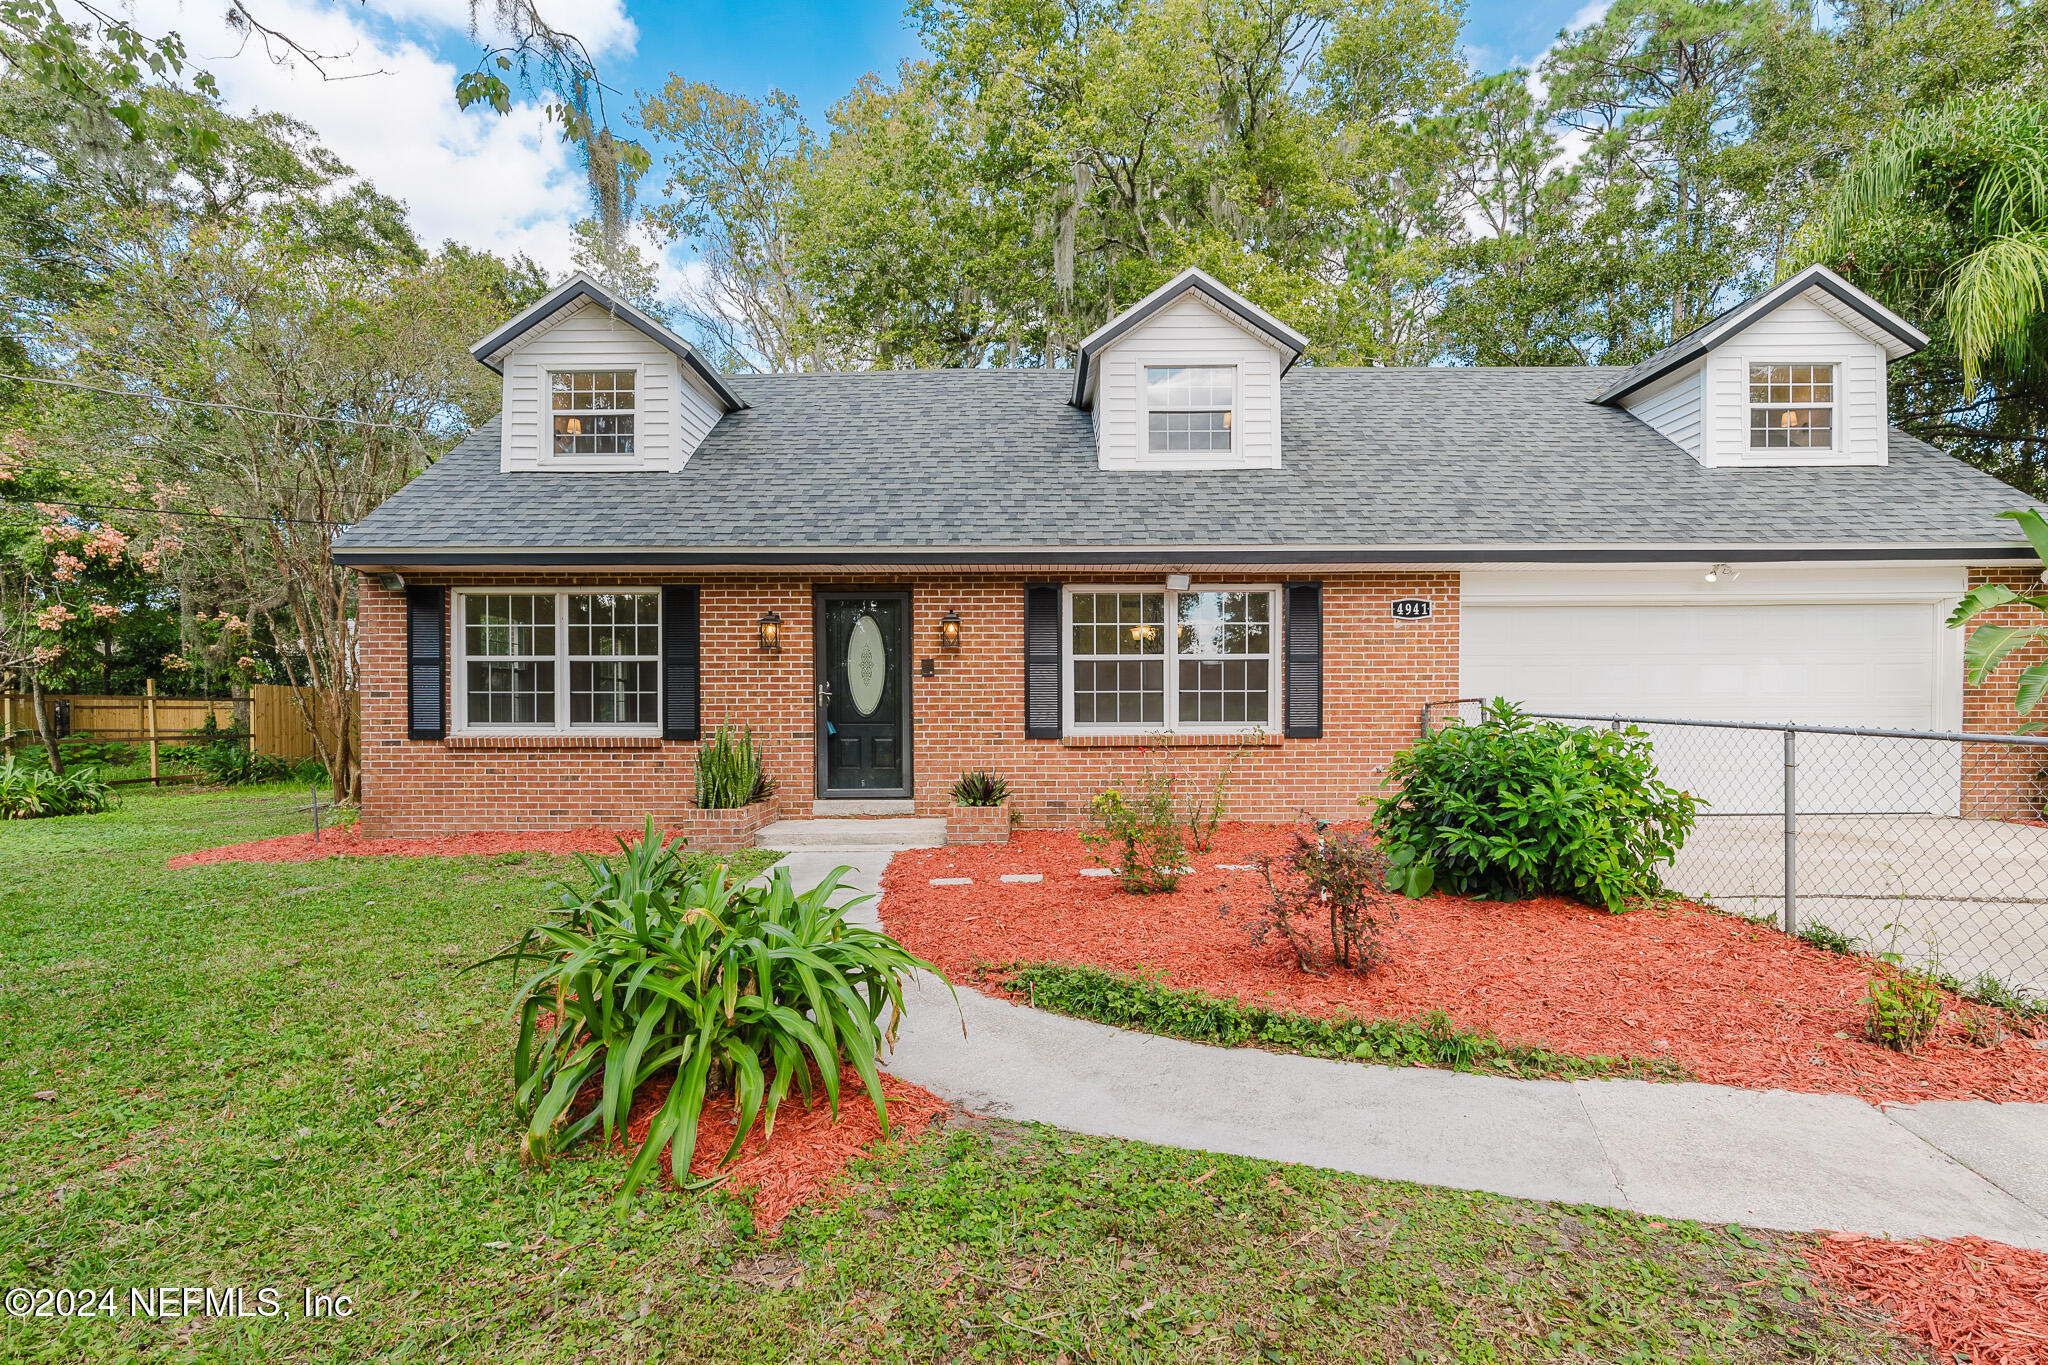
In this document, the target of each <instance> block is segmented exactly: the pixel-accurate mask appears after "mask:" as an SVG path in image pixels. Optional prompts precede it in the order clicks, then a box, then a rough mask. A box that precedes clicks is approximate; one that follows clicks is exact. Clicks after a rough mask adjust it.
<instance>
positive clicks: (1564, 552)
mask: <svg viewBox="0 0 2048 1365" xmlns="http://www.w3.org/2000/svg"><path fill="white" fill-rule="evenodd" d="M2033 558H2034V553H2033V550H2032V548H2031V547H2029V546H2027V545H2025V544H2018V543H2012V544H2007V543H1994V544H1983V545H1953V544H1948V545H1751V544H1701V545H1669V546H1659V545H1635V546H1583V547H1577V548H1562V549H1560V548H1556V547H1552V546H1535V545H1484V546H1412V547H1403V546H1374V547H1356V546H1352V547H1347V546H1310V547H1304V548H1297V549H1280V548H1275V547H1272V546H1265V547H1256V546H1250V547H1247V546H1232V547H1212V546H1186V547H1181V546H1171V547H1164V548H1153V549H1117V550H1046V549H1029V550H1002V549H996V550H972V551H962V550H955V549H928V550H914V549H910V550H906V549H891V550H868V549H861V548H848V549H837V550H828V551H815V550H801V551H799V550H746V549H721V550H682V549H676V550H660V549H648V550H575V549H570V550H516V549H479V550H413V549H398V548H388V549H377V548H369V547H365V548H363V549H346V550H344V549H336V550H335V552H334V561H335V563H337V564H344V565H349V566H351V567H357V568H390V567H405V566H420V567H429V568H440V567H447V568H458V567H459V568H487V567H507V568H575V567H578V566H588V567H610V566H620V565H638V566H654V565H677V566H694V565H704V566H712V565H747V564H763V565H781V566H791V567H818V568H833V567H836V566H841V565H845V564H849V563H861V564H939V565H964V566H973V565H991V564H1085V565H1167V566H1171V565H1176V564H1182V563H1207V564H1370V565H1382V566H1383V565H1389V564H1475V565H1476V564H1672V563H1716V562H1719V561H1721V560H1734V561H1739V562H1743V563H1805V562H1824V561H1852V562H1861V561H1873V560H1876V561H1882V560H1899V561H1911V562H1916V563H1917V562H1925V561H1929V560H1936V561H1949V562H1953V563H1956V564H1961V565H1973V564H1986V563H2004V562H2006V561H2011V560H2032V559H2033Z"/></svg>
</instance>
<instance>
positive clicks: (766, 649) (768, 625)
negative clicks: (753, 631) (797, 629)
mask: <svg viewBox="0 0 2048 1365" xmlns="http://www.w3.org/2000/svg"><path fill="white" fill-rule="evenodd" d="M761 652H762V653H763V654H780V653H781V652H782V618H781V617H780V616H777V615H776V614H775V613H774V612H772V611H764V612H762V613H761Z"/></svg>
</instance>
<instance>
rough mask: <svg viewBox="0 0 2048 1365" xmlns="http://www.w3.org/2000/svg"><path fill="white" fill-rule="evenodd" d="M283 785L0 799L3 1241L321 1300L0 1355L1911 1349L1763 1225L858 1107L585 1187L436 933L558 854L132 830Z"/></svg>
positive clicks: (53, 1339)
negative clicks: (357, 853)
mask: <svg viewBox="0 0 2048 1365" xmlns="http://www.w3.org/2000/svg"><path fill="white" fill-rule="evenodd" d="M303 803H304V793H303V792H300V791H295V790H287V789H279V788H275V787H272V788H261V787H258V788H243V789H238V790H235V791H217V790H201V789H189V788H180V789H174V790H168V791H140V792H135V793H131V794H129V795H127V796H125V797H124V800H123V803H122V805H121V806H120V807H119V808H117V809H115V810H113V811H110V812H107V813H105V814H102V815H96V816H89V817H85V818H83V819H79V820H64V821H48V820H44V821H31V822H18V823H9V824H4V825H0V1029H4V1030H5V1031H6V1036H7V1038H8V1040H9V1065H8V1067H7V1068H5V1069H4V1070H0V1282H4V1283H6V1284H9V1285H38V1286H41V1285H48V1286H52V1287H55V1286H60V1285H81V1284H86V1283H93V1284H122V1285H127V1284H136V1285H148V1284H187V1283H193V1284H205V1285H216V1286H224V1285H234V1284H245V1285H246V1284H283V1285H287V1286H289V1285H297V1284H311V1285H314V1286H316V1287H317V1288H319V1289H321V1290H322V1291H323V1292H334V1291H336V1290H341V1291H343V1292H349V1293H352V1294H353V1295H355V1300H356V1311H355V1312H354V1314H353V1315H352V1316H351V1317H350V1318H347V1319H340V1320H337V1319H323V1320H318V1321H297V1320H294V1321H283V1322H280V1321H258V1320H236V1319H232V1318H204V1317H193V1318H184V1319H174V1320H167V1321H158V1322H149V1321H144V1320H137V1319H128V1318H123V1319H119V1320H108V1319H99V1320H90V1321H89V1320H61V1319H49V1320H38V1319H0V1357H4V1358H7V1359H21V1360H48V1361H53V1362H54V1361H65V1362H73V1361H87V1362H108V1361H127V1360H133V1359H137V1358H139V1357H140V1358H147V1359H152V1360H163V1361H169V1362H197V1361H202V1360H203V1361H206V1362H209V1365H212V1363H213V1362H232V1363H234V1365H241V1363H242V1362H250V1363H251V1365H253V1363H254V1362H287V1365H301V1363H302V1362H306V1363H310V1362H326V1361H333V1360H343V1359H347V1360H372V1359H375V1360H398V1359H421V1360H442V1359H446V1360H449V1361H471V1360H489V1361H504V1360H529V1359H532V1360H566V1359H576V1360H586V1361H598V1362H607V1363H609V1362H618V1363H619V1365H628V1363H630V1365H638V1363H639V1362H642V1361H646V1360H649V1359H654V1358H664V1357H675V1356H677V1355H686V1356H688V1357H689V1358H692V1359H702V1360H710V1361H721V1362H724V1361H731V1362H762V1363H763V1365H768V1363H769V1362H776V1363H778V1365H779V1362H783V1361H792V1360H794V1361H817V1362H824V1361H856V1362H870V1361H872V1362H881V1361H889V1362H897V1361H916V1362H938V1361H950V1360H958V1359H963V1358H964V1359H983V1358H986V1359H990V1360H1018V1361H1029V1362H1033V1363H1034V1365H1038V1363H1040V1362H1042V1363H1043V1365H1052V1362H1054V1361H1056V1360H1058V1359H1059V1357H1060V1356H1061V1355H1062V1354H1064V1355H1065V1356H1066V1358H1067V1359H1068V1360H1069V1361H1071V1362H1080V1361H1084V1360H1102V1361H1117V1360H1124V1361H1134V1360H1137V1359H1140V1358H1142V1359H1145V1360H1148V1361H1153V1362H1162V1363H1165V1365H1181V1363H1182V1362H1185V1363H1186V1365H1197V1363H1198V1362H1202V1363H1206V1362H1212V1361H1214V1360H1215V1359H1217V1357H1218V1355H1219V1354H1221V1355H1222V1356H1223V1357H1224V1358H1225V1359H1230V1360H1240V1359H1270V1360H1278V1361H1293V1362H1304V1363H1306V1362H1321V1361H1337V1360H1344V1361H1352V1360H1360V1361H1367V1362H1374V1365H1393V1362H1396V1361H1399V1360H1401V1359H1402V1358H1403V1357H1406V1358H1407V1359H1409V1360H1416V1359H1422V1360H1443V1359H1475V1360H1476V1359H1492V1360H1496V1361H1501V1362H1524V1361H1526V1362H1543V1363H1544V1365H1549V1362H1558V1363H1559V1365H1564V1363H1565V1362H1577V1361H1584V1360H1588V1359H1597V1360H1621V1359H1634V1360H1637V1361H1641V1362H1647V1363H1648V1365H1693V1363H1694V1362H1702V1361H1704V1362H1715V1363H1718V1362H1739V1363H1740V1365H1752V1362H1754V1363H1755V1365H1762V1363H1763V1362H1770V1361H1780V1360H1784V1359H1788V1358H1799V1359H1804V1360H1812V1361H1818V1362H1844V1363H1846V1362H1850V1361H1856V1362H1881V1363H1882V1365H1892V1363H1893V1362H1898V1363H1899V1365H1903V1363H1904V1362H1906V1361H1909V1360H1913V1359H1916V1358H1918V1356H1919V1354H1920V1353H1919V1352H1918V1351H1916V1350H1914V1349H1912V1348H1910V1347H1909V1346H1907V1345H1905V1344H1904V1343H1902V1342H1900V1341H1899V1340H1898V1339H1896V1338H1894V1337H1893V1336H1892V1335H1891V1334H1890V1333H1889V1331H1888V1330H1887V1329H1886V1328H1885V1327H1884V1326H1883V1325H1882V1323H1881V1322H1879V1321H1878V1320H1877V1318H1876V1316H1875V1315H1874V1314H1872V1313H1870V1312H1868V1311H1865V1310H1858V1309H1856V1308H1854V1306H1853V1305H1846V1304H1845V1305H1842V1311H1841V1313H1838V1312H1837V1310H1836V1307H1835V1305H1834V1303H1833V1301H1832V1300H1831V1299H1830V1298H1829V1297H1828V1295H1829V1293H1830V1291H1827V1290H1826V1289H1824V1288H1821V1287H1819V1286H1817V1285H1816V1284H1815V1282H1814V1281H1813V1280H1812V1279H1811V1278H1810V1277H1809V1275H1808V1274H1807V1272H1806V1270H1805V1268H1804V1265H1803V1263H1802V1259H1801V1248H1802V1247H1803V1246H1804V1245H1806V1244H1805V1243H1804V1242H1803V1241H1801V1240H1799V1239H1787V1238H1783V1237H1780V1236H1777V1235H1775V1234H1770V1233H1751V1232H1747V1231H1743V1230H1735V1231H1730V1230H1728V1229H1723V1228H1714V1227H1701V1226H1697V1225H1694V1224H1688V1223H1678V1222H1672V1223H1669V1224H1668V1226H1667V1225H1666V1223H1665V1222H1664V1221H1663V1220H1655V1219H1644V1218H1640V1217H1635V1216H1632V1215H1628V1214H1623V1213H1616V1212H1613V1211H1610V1210H1604V1209H1586V1208H1574V1207H1569V1206H1554V1205H1544V1204H1537V1203H1531V1202H1526V1201H1519V1200H1513V1199H1503V1198H1497V1197H1493V1196H1486V1195H1474V1194H1466V1193H1461V1192H1458V1191H1450V1190H1435V1189H1426V1188H1421V1187H1416V1186H1409V1185H1398V1184H1390V1183H1383V1182H1375V1181H1371V1180H1366V1179H1362V1178H1358V1177H1351V1176H1342V1175H1336V1174H1330V1173H1325V1172H1320V1171H1313V1170H1305V1169H1301V1168H1297V1167H1287V1166H1281V1165H1276V1164H1272V1163H1267V1162H1259V1161H1250V1160H1241V1159H1236V1158H1230V1157H1214V1156H1208V1155H1204V1154H1200V1153H1194V1152H1185V1151H1176V1150H1172V1149H1167V1148H1159V1147H1151V1146H1147V1145H1144V1144H1141V1143H1127V1142H1115V1141H1110V1140H1104V1139H1096V1138H1087V1137H1079V1136H1075V1135H1072V1134H1067V1133H1061V1132H1057V1131H1054V1130H1041V1129H1032V1128H1022V1127H1011V1126H1006V1125H993V1124H983V1123H971V1124H966V1125H956V1126H950V1127H943V1128H940V1129H938V1130H937V1131H934V1132H928V1134H927V1135H926V1136H924V1137H922V1138H920V1139H919V1140H917V1141H916V1142H915V1143H912V1144H908V1145H904V1144H900V1143H896V1142H891V1143H888V1144H885V1145H883V1146H882V1147H880V1148H878V1149H876V1150H875V1151H874V1152H872V1153H871V1154H870V1155H869V1156H868V1157H867V1158H865V1159H864V1160H862V1161H860V1162H858V1163H857V1164H856V1165H855V1166H854V1167H853V1168H852V1169H851V1172H850V1179H849V1180H848V1181H846V1182H844V1183H842V1184H841V1185H840V1186H837V1187H836V1189H837V1190H838V1191H839V1193H838V1195H837V1197H836V1198H834V1199H831V1200H828V1201H827V1202H825V1203H822V1204H818V1205H815V1206H812V1207H809V1208H806V1209H803V1210H800V1211H799V1212H798V1213H797V1214H796V1215H795V1216H794V1217H792V1218H791V1219H790V1220H789V1222H788V1223H787V1224H786V1225H785V1227H784V1228H783V1231H782V1232H781V1234H780V1237H779V1239H778V1240H776V1241H774V1242H765V1241H763V1240H762V1239H761V1237H760V1236H759V1234H758V1233H757V1231H756V1230H755V1219H756V1217H757V1216H758V1214H759V1208H760V1205H759V1203H757V1202H756V1201H757V1200H759V1199H760V1198H761V1197H762V1196H760V1195H757V1194H756V1193H755V1192H753V1191H750V1190H743V1189H736V1188H733V1186H732V1184H730V1183H729V1184H728V1185H725V1186H721V1187H719V1188H718V1189H715V1190H713V1191H711V1192H709V1193H708V1194H706V1195H703V1196H701V1197H695V1198H681V1197H676V1196H671V1195H665V1194H655V1193H651V1192H643V1193H642V1194H641V1195H640V1196H639V1197H638V1198H637V1199H636V1201H635V1205H634V1211H633V1213H632V1214H631V1215H630V1216H628V1217H626V1218H624V1219H620V1218H619V1217H617V1216H616V1214H615V1212H614V1210H613V1207H612V1204H613V1198H614V1195H615V1193H616V1191H617V1188H618V1184H619V1181H620V1179H621V1177H622V1174H623V1172H624V1169H625V1165H626V1158H625V1155H624V1154H623V1153H620V1152H615V1151H612V1150H610V1149H606V1148H602V1147H600V1146H597V1145H595V1144H591V1145H586V1146H585V1147H583V1148H580V1149H578V1154H576V1155H574V1156H573V1157H565V1158H564V1159H561V1160H557V1161H555V1162H554V1163H552V1164H551V1165H549V1166H546V1167H540V1166H523V1165H522V1164H521V1163H520V1161H519V1159H518V1134H517V1132H516V1131H515V1130H513V1129H512V1128H511V1126H510V1125H508V1124H507V1123H506V1122H505V1115H506V1106H507V1102H508V1096H509V1083H508V1081H507V1079H506V1071H505V1061H506V1058H507V1057H508V1056H509V1055H510V1052H511V1049H512V1036H511V1030H509V1029H508V1028H507V1025H506V1021H505V1016H504V1010H503V994H502V985H501V984H500V983H497V982H494V981H489V980H486V979H484V978H483V977H481V976H480V975H479V974H474V973H470V974H465V973H464V972H462V970H461V968H462V967H463V966H464V965H465V964H467V963H468V962H471V961H473V960H474V959H475V958H476V957H477V956H479V955H481V954H483V953H485V952H487V951H488V950H489V949H490V947H491V946H492V945H494V944H498V943H502V942H505V941H507V940H508V939H510V938H512V937H516V936H517V934H518V933H519V932H521V930H522V929H523V927H524V926H525V925H527V924H529V923H531V922H532V920H533V917H534V914H535V911H536V909H537V908H538V907H539V906H541V905H542V904H544V903H545V899H546V891H545V888H546V887H547V885H548V884H549V883H550V882H553V881H555V880H558V879H560V878H561V877H563V876H564V875H565V874H567V873H569V872H570V871H572V870H573V864H571V863H569V862H568V860H566V859H564V858H561V857H557V856H551V855H546V854H540V853H531V852H528V853H519V852H499V853H493V854H488V855H483V856H471V857H464V858H454V859H439V858H360V859H354V858H351V859H342V860H338V861H325V862H316V863H247V862H233V863H218V864H210V865H201V866H191V867H185V868H178V869H173V868H170V867H167V866H166V864H167V862H168V861H169V860H170V859H172V858H174V857H176V856H177V855H181V854H185V853H189V852H193V851H196V850H199V849H202V848H207V847H211V846H214V845H217V844H220V843H223V842H234V841H250V840H258V839H261V838H264V837H270V836H277V835H284V834H288V833H291V832H293V831H295V830H297V829H299V828H301V824H300V822H301V821H302V820H303V818H304V816H303V809H302V808H303ZM689 856H697V855H689ZM740 856H745V855H740ZM739 866H740V868H741V869H743V868H744V866H745V864H744V863H741V864H739ZM861 1108H862V1107H861V1106H849V1109H850V1110H851V1111H852V1112H854V1113H859V1112H860V1110H861ZM796 1118H797V1115H796V1114H795V1112H794V1111H791V1110H789V1109H787V1108H786V1109H785V1114H784V1117H783V1119H782V1120H781V1122H782V1123H789V1122H792V1121H794V1120H796ZM779 1127H780V1124H778V1128H779ZM742 1159H743V1160H744V1159H745V1158H744V1156H743V1158H742ZM1844 1314H1845V1315H1844Z"/></svg>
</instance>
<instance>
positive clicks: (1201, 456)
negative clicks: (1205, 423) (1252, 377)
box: [1138, 356, 1244, 464]
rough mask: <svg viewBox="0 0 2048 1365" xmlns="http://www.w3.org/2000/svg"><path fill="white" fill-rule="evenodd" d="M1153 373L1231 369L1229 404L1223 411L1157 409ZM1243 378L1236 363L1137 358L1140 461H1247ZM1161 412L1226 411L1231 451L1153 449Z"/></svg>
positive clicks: (1207, 410)
mask: <svg viewBox="0 0 2048 1365" xmlns="http://www.w3.org/2000/svg"><path fill="white" fill-rule="evenodd" d="M1153 370H1228V371H1229V372H1230V405H1229V406H1228V407H1223V408H1158V409H1154V408H1153V406H1152V381H1151V378H1150V372H1151V371H1153ZM1243 408H1244V379H1243V375H1242V374H1240V373H1239V366H1238V365H1237V363H1236V362H1235V361H1217V360H1162V359H1154V358H1149V357H1143V356H1141V357H1139V358H1138V458H1139V459H1140V460H1143V461H1147V462H1150V461H1159V462H1163V463H1171V464H1179V463H1198V462H1208V461H1214V460H1232V461H1236V460H1240V459H1242V458H1244V438H1243V433H1242V431H1241V430H1240V428H1241V427H1242V426H1243V423H1242V422H1241V421H1240V420H1239V419H1240V418H1241V417H1242V416H1243ZM1155 410H1156V411H1158V412H1227V413H1229V414H1230V421H1229V424H1228V425H1227V426H1226V428H1225V430H1227V431H1228V432H1229V433H1230V448H1229V449H1227V450H1154V449H1153V448H1152V414H1153V412H1154V411H1155Z"/></svg>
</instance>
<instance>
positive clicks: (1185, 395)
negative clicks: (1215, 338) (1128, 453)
mask: <svg viewBox="0 0 2048 1365" xmlns="http://www.w3.org/2000/svg"><path fill="white" fill-rule="evenodd" d="M1236 410H1237V367H1236V366H1234V365H1147V366H1146V367H1145V449H1146V451H1147V452H1149V453H1151V454H1154V455H1162V454H1164V455H1178V454H1183V453H1185V454H1213V453H1218V452H1221V453H1223V454H1228V453H1229V452H1230V451H1231V449H1232V448H1233V446H1232V443H1231V429H1232V427H1233V426H1234V425H1235V423H1234V422H1233V420H1232V419H1233V418H1234V416H1235V414H1236Z"/></svg>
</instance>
